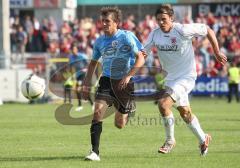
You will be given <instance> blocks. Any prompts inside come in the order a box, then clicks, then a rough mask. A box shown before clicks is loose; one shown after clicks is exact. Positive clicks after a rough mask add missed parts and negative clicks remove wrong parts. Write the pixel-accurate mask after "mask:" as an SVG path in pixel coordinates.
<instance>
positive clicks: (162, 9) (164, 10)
mask: <svg viewBox="0 0 240 168" xmlns="http://www.w3.org/2000/svg"><path fill="white" fill-rule="evenodd" d="M158 14H167V15H169V16H173V15H174V11H173V7H172V5H171V4H161V5H160V6H159V7H158V9H157V11H156V13H155V16H156V17H157V15H158Z"/></svg>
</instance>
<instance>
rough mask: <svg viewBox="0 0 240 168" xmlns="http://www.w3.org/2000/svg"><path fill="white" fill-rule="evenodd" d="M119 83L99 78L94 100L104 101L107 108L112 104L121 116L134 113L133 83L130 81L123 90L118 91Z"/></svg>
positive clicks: (106, 78)
mask: <svg viewBox="0 0 240 168" xmlns="http://www.w3.org/2000/svg"><path fill="white" fill-rule="evenodd" d="M120 81H121V80H114V79H110V78H108V77H105V76H103V77H101V78H100V80H99V86H98V88H97V92H96V96H95V99H96V100H105V101H106V102H107V104H108V105H109V106H112V104H113V105H114V106H115V108H116V109H117V110H118V111H119V112H120V113H122V114H127V113H132V112H135V111H136V104H135V100H134V96H133V93H134V83H133V82H131V81H130V82H129V83H128V85H127V87H126V88H125V89H119V82H120Z"/></svg>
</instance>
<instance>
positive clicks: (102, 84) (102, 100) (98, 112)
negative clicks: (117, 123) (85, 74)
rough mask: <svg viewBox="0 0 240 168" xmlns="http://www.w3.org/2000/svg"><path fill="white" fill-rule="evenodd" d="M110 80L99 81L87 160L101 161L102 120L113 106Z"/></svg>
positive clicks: (103, 78)
mask: <svg viewBox="0 0 240 168" xmlns="http://www.w3.org/2000/svg"><path fill="white" fill-rule="evenodd" d="M110 88H111V87H110V80H109V78H107V77H101V79H100V81H99V87H98V89H97V92H96V97H95V102H94V115H93V120H92V125H91V128H90V133H91V144H92V150H91V152H90V154H89V155H88V156H86V160H91V161H99V160H100V157H99V144H100V136H101V132H102V119H103V117H104V114H105V112H106V109H107V108H108V107H109V106H110V105H112V99H111V98H112V97H111V95H110V91H111V89H110Z"/></svg>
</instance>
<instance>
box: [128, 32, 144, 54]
mask: <svg viewBox="0 0 240 168" xmlns="http://www.w3.org/2000/svg"><path fill="white" fill-rule="evenodd" d="M128 38H129V40H130V43H131V45H132V47H133V52H134V53H135V54H137V53H138V52H139V51H141V50H143V45H142V43H141V42H140V41H139V40H138V38H137V37H136V36H135V35H134V34H133V33H132V32H129V33H128Z"/></svg>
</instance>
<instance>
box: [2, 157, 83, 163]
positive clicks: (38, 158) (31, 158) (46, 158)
mask: <svg viewBox="0 0 240 168" xmlns="http://www.w3.org/2000/svg"><path fill="white" fill-rule="evenodd" d="M84 158H85V157H83V156H49V157H0V162H14V161H17V162H21V161H24V162H26V161H29V162H31V161H47V160H78V159H80V160H82V159H84Z"/></svg>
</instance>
